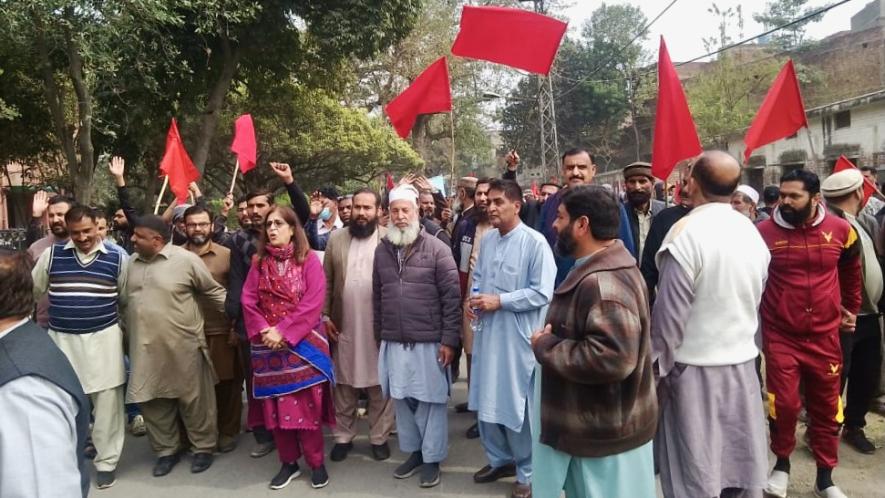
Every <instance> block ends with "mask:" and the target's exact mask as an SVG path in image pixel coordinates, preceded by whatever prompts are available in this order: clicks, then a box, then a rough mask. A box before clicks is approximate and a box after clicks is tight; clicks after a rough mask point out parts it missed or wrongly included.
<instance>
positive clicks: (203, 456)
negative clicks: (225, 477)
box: [191, 453, 212, 474]
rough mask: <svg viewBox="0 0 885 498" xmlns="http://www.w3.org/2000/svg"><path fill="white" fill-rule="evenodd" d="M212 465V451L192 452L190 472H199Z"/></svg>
mask: <svg viewBox="0 0 885 498" xmlns="http://www.w3.org/2000/svg"><path fill="white" fill-rule="evenodd" d="M211 466H212V453H194V460H193V461H192V462H191V474H199V473H200V472H203V471H205V470H206V469H208V468H209V467H211Z"/></svg>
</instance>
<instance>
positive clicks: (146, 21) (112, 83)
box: [0, 0, 420, 202]
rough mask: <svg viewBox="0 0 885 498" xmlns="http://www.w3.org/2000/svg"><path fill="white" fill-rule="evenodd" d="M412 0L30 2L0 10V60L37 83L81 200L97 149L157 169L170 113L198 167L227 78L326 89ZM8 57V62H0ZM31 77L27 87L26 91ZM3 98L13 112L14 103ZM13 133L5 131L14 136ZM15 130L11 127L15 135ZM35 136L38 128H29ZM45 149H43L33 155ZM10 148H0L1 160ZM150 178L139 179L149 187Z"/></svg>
mask: <svg viewBox="0 0 885 498" xmlns="http://www.w3.org/2000/svg"><path fill="white" fill-rule="evenodd" d="M419 3H420V2H419V0H390V1H385V2H375V1H371V0H357V1H344V0H329V1H324V2H312V1H309V0H285V1H284V0H271V1H266V2H254V1H252V0H176V1H164V0H143V1H141V2H95V1H89V0H35V1H33V2H8V3H5V4H3V5H2V7H0V21H2V22H3V24H4V26H5V28H6V29H4V30H3V32H2V33H0V47H2V48H0V52H2V53H3V55H4V59H3V60H2V61H0V62H2V64H3V66H4V67H11V66H15V67H17V68H18V69H19V72H18V74H19V75H21V76H22V80H24V81H26V82H28V83H32V82H39V83H38V84H36V86H37V87H39V88H40V90H41V92H40V94H41V95H40V98H39V102H41V104H42V106H43V107H44V108H45V109H46V110H47V111H48V112H46V113H45V114H47V115H48V116H49V119H47V120H45V123H51V127H48V128H47V127H46V124H45V123H43V124H41V123H39V122H36V121H34V120H31V119H27V120H14V121H12V122H11V123H8V124H7V123H3V124H0V126H2V127H3V128H6V127H7V126H8V127H11V128H19V129H22V130H28V131H33V130H36V129H40V128H41V127H42V129H43V130H46V129H49V130H51V136H53V137H54V140H55V144H53V148H54V149H55V151H60V152H61V154H60V155H61V157H62V158H63V159H62V161H61V162H62V163H63V164H64V165H65V169H66V172H67V178H66V180H67V182H68V183H69V185H70V187H72V190H73V192H74V194H75V195H76V196H77V197H78V198H79V199H80V200H81V201H83V202H89V200H90V199H91V197H92V194H93V182H92V179H93V174H94V170H95V169H96V156H97V153H96V151H98V150H108V149H113V150H115V151H116V150H119V149H118V148H122V149H124V150H126V152H127V153H128V154H129V157H133V158H135V159H136V161H142V160H143V161H146V162H150V163H152V164H153V165H154V166H153V167H154V168H155V165H156V160H157V159H158V157H157V156H158V152H157V151H158V150H162V137H163V136H164V134H165V129H166V127H167V126H168V122H169V118H170V117H171V116H173V115H177V116H179V117H181V118H182V119H181V121H182V122H187V121H188V120H191V121H193V122H195V123H196V125H197V126H196V127H189V129H191V130H193V129H196V130H197V131H196V133H192V132H186V133H185V136H186V141H188V142H190V143H191V144H195V145H192V146H191V151H192V153H193V156H194V159H195V162H196V163H197V165H198V166H199V167H201V168H202V167H203V166H204V165H205V162H206V158H207V157H208V150H209V148H210V147H211V143H212V140H213V139H214V136H215V133H216V129H217V125H218V120H219V116H220V115H221V114H222V112H223V106H224V103H225V101H226V99H227V98H228V96H229V95H230V93H231V89H232V88H233V87H234V86H241V87H242V88H250V89H253V90H254V91H255V93H260V87H273V86H275V85H280V84H286V83H288V82H289V81H290V80H292V79H297V80H298V81H299V82H300V83H302V84H305V85H307V86H310V87H325V86H330V85H334V84H335V83H336V81H337V80H340V79H341V78H338V77H337V74H338V73H337V70H338V69H340V67H341V64H342V63H343V61H346V60H347V59H349V58H350V57H360V58H364V57H369V56H371V55H373V54H374V53H377V52H378V51H379V50H381V49H383V48H385V47H386V46H388V45H390V44H391V43H394V42H395V41H397V40H399V39H400V38H402V37H403V36H405V35H406V34H407V33H408V32H409V30H410V29H411V27H412V25H413V21H414V18H415V13H416V12H417V8H418V5H419ZM7 57H8V59H7ZM33 86H34V85H33V83H32V84H31V85H30V86H28V85H26V87H27V88H28V89H30V88H32V87H33ZM4 101H6V102H8V103H9V104H10V105H13V106H14V107H15V108H17V109H18V108H19V104H20V102H21V101H20V99H15V100H14V101H13V100H7V99H6V98H5V95H4ZM14 133H15V132H14ZM19 134H21V133H20V132H19ZM35 135H36V136H38V137H42V136H45V135H47V133H46V132H45V131H43V132H39V133H35ZM41 153H42V154H44V155H46V154H51V153H53V150H51V149H44V150H42V151H39V153H37V154H29V157H30V158H33V157H36V156H38V155H40V154H41ZM5 155H15V153H0V157H2V156H5ZM153 178H154V175H147V179H148V181H147V182H146V185H145V186H146V187H147V188H148V189H152V188H153V183H154V182H153Z"/></svg>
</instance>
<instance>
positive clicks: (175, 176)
mask: <svg viewBox="0 0 885 498" xmlns="http://www.w3.org/2000/svg"><path fill="white" fill-rule="evenodd" d="M160 173H162V174H164V175H166V176H168V177H169V189H170V190H172V192H173V193H174V194H175V199H176V200H177V201H178V203H179V204H184V203H185V202H186V201H187V194H188V190H187V187H188V186H189V185H190V184H191V182H195V181H197V180H199V179H200V172H199V171H197V168H196V167H195V166H194V163H193V162H192V161H191V158H190V156H188V155H187V151H186V150H185V149H184V144H183V143H182V142H181V135H179V134H178V123H176V122H175V118H172V124H171V125H169V132H168V133H166V152H165V153H164V154H163V160H162V161H160Z"/></svg>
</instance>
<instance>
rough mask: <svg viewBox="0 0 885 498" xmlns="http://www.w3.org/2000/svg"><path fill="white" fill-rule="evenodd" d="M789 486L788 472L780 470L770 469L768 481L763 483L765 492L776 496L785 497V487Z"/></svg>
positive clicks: (778, 497)
mask: <svg viewBox="0 0 885 498" xmlns="http://www.w3.org/2000/svg"><path fill="white" fill-rule="evenodd" d="M788 487H790V474H788V473H786V472H784V471H782V470H772V471H771V474H768V483H766V484H765V490H764V491H765V494H766V495H768V496H776V497H777V498H787V488H788Z"/></svg>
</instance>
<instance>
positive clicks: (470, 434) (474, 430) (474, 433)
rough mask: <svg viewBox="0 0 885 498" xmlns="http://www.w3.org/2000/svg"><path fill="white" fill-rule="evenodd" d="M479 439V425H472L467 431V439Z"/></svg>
mask: <svg viewBox="0 0 885 498" xmlns="http://www.w3.org/2000/svg"><path fill="white" fill-rule="evenodd" d="M478 437H479V424H473V425H471V426H470V428H469V429H467V439H476V438H478Z"/></svg>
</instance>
